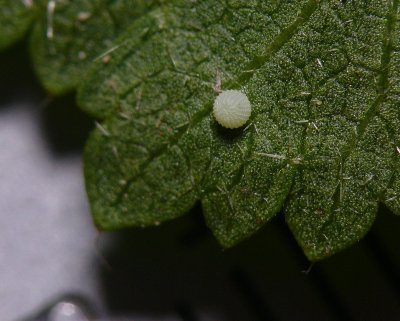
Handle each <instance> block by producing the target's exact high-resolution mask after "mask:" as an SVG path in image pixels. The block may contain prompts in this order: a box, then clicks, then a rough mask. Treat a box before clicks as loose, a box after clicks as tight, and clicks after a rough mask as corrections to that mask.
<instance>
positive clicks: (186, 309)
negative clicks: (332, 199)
mask: <svg viewBox="0 0 400 321" xmlns="http://www.w3.org/2000/svg"><path fill="white" fill-rule="evenodd" d="M0 85H1V87H0V319H1V320H5V321H7V320H10V321H13V320H20V319H21V318H23V317H26V316H28V315H29V314H30V313H34V312H35V311H37V310H40V309H41V307H43V306H46V304H48V303H49V302H51V301H52V300H56V299H57V298H58V297H60V296H63V295H66V294H77V295H81V296H83V297H84V298H86V299H87V300H88V301H89V302H91V304H93V307H94V308H95V309H96V310H97V311H98V313H99V314H100V315H101V316H104V317H110V318H113V317H118V316H120V317H121V316H122V317H127V318H129V320H132V319H133V320H138V321H143V320H154V321H157V320H171V321H173V320H184V321H192V320H193V321H197V320H199V321H203V320H204V321H205V320H215V321H224V320H226V321H248V320H256V321H257V320H307V321H310V320H311V321H312V320H318V321H319V320H363V321H365V320H400V253H399V245H400V233H399V231H400V218H399V217H396V216H395V215H393V214H392V213H390V212H389V211H388V210H387V209H385V208H384V207H381V208H380V211H379V214H378V217H377V220H376V222H375V224H374V226H373V228H372V230H371V232H370V233H369V234H368V235H367V237H366V238H365V239H364V240H362V241H361V242H359V244H357V245H355V246H353V247H352V248H350V249H348V250H346V251H344V252H342V253H340V254H337V255H335V256H334V257H332V258H329V259H326V260H324V261H323V262H319V263H316V264H314V265H313V266H310V263H309V262H308V261H307V260H306V258H305V257H304V255H303V254H302V251H301V249H300V248H299V247H298V245H297V244H296V242H295V240H294V239H293V236H292V235H291V233H290V231H289V229H288V228H287V226H286V225H285V222H284V218H283V216H282V215H278V216H277V217H276V218H275V219H273V220H272V222H271V223H269V224H267V225H266V226H265V227H264V228H263V229H262V230H261V231H260V232H259V233H257V234H256V235H255V236H254V237H252V238H251V239H249V240H247V241H245V242H243V243H242V244H240V245H238V246H236V247H235V248H233V249H229V250H222V249H221V247H220V246H219V245H218V243H217V242H216V240H215V239H214V238H213V237H212V235H211V233H210V231H209V230H208V229H207V227H206V226H205V224H204V220H203V218H202V214H201V208H200V205H197V206H196V207H195V208H194V209H193V210H192V211H191V213H188V215H186V216H185V217H183V218H181V219H178V220H176V221H172V222H169V223H166V224H164V225H162V226H160V227H157V228H148V229H132V230H125V231H121V232H114V233H99V232H97V231H96V230H95V228H94V227H93V225H92V222H91V218H90V214H89V209H88V204H87V200H86V195H85V192H84V186H83V184H84V183H83V178H82V170H81V154H82V150H83V145H84V142H85V139H86V137H87V135H88V133H89V132H90V130H91V128H92V127H93V121H92V120H91V119H90V118H89V117H87V116H86V115H85V114H83V113H82V112H81V111H79V109H78V108H77V107H76V105H75V102H74V94H69V95H66V96H64V97H57V98H55V97H51V96H49V95H48V94H46V93H45V92H44V91H43V90H42V89H41V88H40V86H39V85H38V83H37V81H36V80H35V75H34V72H33V71H32V68H31V66H30V63H29V55H28V53H27V51H26V44H25V43H20V44H18V45H15V46H14V47H12V48H10V49H8V50H6V51H5V52H2V53H0ZM306 270H309V272H308V273H305V271H306Z"/></svg>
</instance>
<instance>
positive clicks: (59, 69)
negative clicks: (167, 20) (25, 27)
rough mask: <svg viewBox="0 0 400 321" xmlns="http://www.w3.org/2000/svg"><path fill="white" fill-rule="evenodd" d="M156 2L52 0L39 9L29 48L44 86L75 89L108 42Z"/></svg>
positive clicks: (103, 55) (109, 45) (102, 56)
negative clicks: (52, 0) (40, 11)
mask: <svg viewBox="0 0 400 321" xmlns="http://www.w3.org/2000/svg"><path fill="white" fill-rule="evenodd" d="M160 1H161V0H135V1H132V0H117V1H110V0H97V1H93V0H78V1H56V2H54V7H53V8H52V9H50V8H49V6H48V7H47V9H45V8H43V9H42V12H43V14H42V15H41V18H40V19H38V21H37V24H36V25H35V28H34V32H33V35H32V37H31V50H32V56H33V60H34V67H35V69H36V71H37V74H38V76H39V78H40V80H41V82H42V83H43V85H44V87H45V88H46V89H47V90H49V91H51V92H53V93H57V94H60V93H63V92H66V91H70V90H72V89H75V88H76V87H77V85H78V84H79V82H80V80H81V79H82V76H83V74H84V73H85V71H86V69H87V68H88V66H89V65H90V64H91V63H92V62H93V60H96V59H103V60H104V61H107V59H108V56H107V54H106V53H107V51H108V50H112V41H113V40H114V39H115V38H116V37H117V36H118V35H119V34H120V33H121V32H122V31H124V30H125V29H126V28H127V26H129V25H130V24H131V23H132V22H133V21H134V20H135V19H136V18H137V17H139V16H141V15H143V14H145V13H146V12H147V11H149V10H151V9H152V8H153V7H155V6H157V5H158V3H159V2H160Z"/></svg>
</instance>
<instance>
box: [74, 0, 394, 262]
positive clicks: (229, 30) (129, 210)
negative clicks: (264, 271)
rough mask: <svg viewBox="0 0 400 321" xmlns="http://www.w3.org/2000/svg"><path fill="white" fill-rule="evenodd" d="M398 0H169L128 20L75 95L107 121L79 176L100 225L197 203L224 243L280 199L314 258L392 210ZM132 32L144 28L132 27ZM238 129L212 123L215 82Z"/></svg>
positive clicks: (152, 218)
mask: <svg viewBox="0 0 400 321" xmlns="http://www.w3.org/2000/svg"><path fill="white" fill-rule="evenodd" d="M398 19H399V1H398V0H393V1H383V0H380V1H373V2H361V1H346V2H343V3H342V2H341V1H333V0H331V1H318V0H309V1H294V2H286V1H271V2H264V1H239V0H236V1H233V0H232V1H228V2H226V3H225V2H220V1H213V0H201V1H196V2H188V1H177V2H176V4H175V5H172V4H168V5H167V4H166V5H164V6H163V7H161V8H159V9H156V10H153V11H152V12H150V13H149V14H148V15H147V16H145V17H143V18H142V19H139V20H138V21H136V22H135V23H134V24H133V25H132V26H131V28H130V29H129V30H128V31H127V32H126V33H125V34H124V35H123V36H122V37H121V39H120V40H119V42H118V43H117V44H116V47H115V48H116V50H115V51H113V52H112V53H110V61H109V62H108V63H107V64H104V63H102V62H97V63H96V64H95V66H94V67H93V68H92V69H91V71H90V75H89V77H88V78H87V81H86V82H85V83H84V84H83V86H82V88H81V90H80V94H79V100H80V103H81V105H82V106H83V108H84V109H85V110H87V111H88V112H90V113H91V114H93V115H94V116H95V117H97V118H98V119H102V120H103V121H102V123H101V124H98V129H97V130H95V131H94V132H93V134H92V136H91V137H90V139H89V142H88V144H87V147H86V152H85V175H86V183H87V190H88V194H89V198H90V200H91V205H92V211H93V215H94V219H95V221H96V223H97V225H98V226H99V227H100V228H103V229H115V228H121V227H125V226H132V225H151V224H158V223H159V222H162V221H165V220H169V219H172V218H175V217H177V216H180V215H183V214H184V213H185V212H186V211H187V210H189V209H190V208H191V207H192V206H193V204H194V203H195V202H196V200H199V199H200V200H202V204H203V208H204V212H205V216H206V220H207V223H208V225H209V226H210V228H211V229H212V230H213V232H214V234H215V235H216V237H217V238H218V239H219V241H220V242H221V243H222V244H223V245H224V246H232V245H234V244H235V243H237V242H239V241H241V240H243V239H244V238H246V237H248V236H250V235H251V234H253V233H254V232H255V231H257V230H258V229H259V228H260V227H261V226H262V225H263V224H264V223H265V222H267V221H268V220H269V219H270V218H271V217H273V216H274V215H275V214H276V213H277V212H279V211H280V210H283V211H284V213H285V215H286V220H287V222H288V224H289V226H290V228H291V230H292V231H293V233H294V235H295V237H296V239H297V241H298V242H299V244H300V245H301V246H302V248H303V250H304V252H305V254H306V255H307V256H308V258H309V259H310V260H313V261H315V260H319V259H322V258H324V257H326V256H329V255H332V254H333V253H336V252H338V251H340V250H342V249H344V248H346V247H348V246H350V245H351V244H353V243H354V242H356V241H358V240H359V239H360V238H362V236H363V235H364V234H365V233H366V232H367V231H368V229H369V228H370V226H371V224H372V223H373V220H374V218H375V215H376V211H377V207H378V203H379V202H384V203H386V204H387V205H388V206H389V207H391V208H392V209H393V211H394V212H396V213H398V214H400V213H399V212H400V211H399V194H400V183H399V180H400V179H399V169H400V166H399V158H400V155H399V145H400V108H399V106H400V105H399V97H400V96H399V94H400V86H399V84H400V81H399V80H400V75H399V70H400V68H399V67H400V66H399V63H400V54H399V52H400V51H399V49H400V47H399V40H398V39H400V33H399V28H398ZM139 30H140V32H138V31H139ZM217 75H221V78H222V88H223V89H240V90H242V91H243V92H245V93H246V94H247V96H248V97H249V99H250V101H251V103H252V107H253V112H252V116H251V119H250V122H249V124H248V126H247V127H245V128H240V129H237V130H226V129H223V128H221V127H220V126H219V125H218V124H217V123H216V121H215V120H214V119H213V116H212V113H211V110H212V104H213V101H214V99H215V97H216V94H215V92H214V91H213V84H214V83H215V81H216V77H217Z"/></svg>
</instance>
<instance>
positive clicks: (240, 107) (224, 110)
mask: <svg viewBox="0 0 400 321" xmlns="http://www.w3.org/2000/svg"><path fill="white" fill-rule="evenodd" d="M213 112H214V117H215V119H216V120H217V122H218V123H220V124H221V126H223V127H226V128H232V129H233V128H239V127H242V126H243V125H244V124H245V123H246V122H247V121H248V120H249V118H250V114H251V104H250V101H249V99H248V98H247V96H246V95H245V94H244V93H242V92H241V91H238V90H225V91H223V92H222V93H220V94H219V95H218V96H217V98H215V101H214V108H213Z"/></svg>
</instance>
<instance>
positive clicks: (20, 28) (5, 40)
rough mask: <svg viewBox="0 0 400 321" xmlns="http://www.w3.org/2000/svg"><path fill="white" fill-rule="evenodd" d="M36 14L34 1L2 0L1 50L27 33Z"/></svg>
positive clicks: (0, 10)
mask: <svg viewBox="0 0 400 321" xmlns="http://www.w3.org/2000/svg"><path fill="white" fill-rule="evenodd" d="M35 14H36V6H35V4H34V3H33V1H30V0H25V1H22V0H21V1H20V0H18V1H11V0H0V25H1V28H0V50H1V49H3V48H6V47H8V46H10V45H12V44H13V43H14V42H15V41H17V40H19V39H20V38H21V37H22V36H23V35H24V34H25V32H26V30H27V29H28V28H29V25H30V23H31V21H32V19H33V17H34V16H35Z"/></svg>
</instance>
